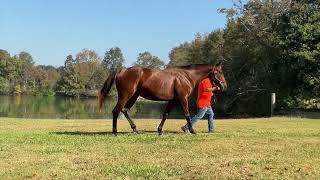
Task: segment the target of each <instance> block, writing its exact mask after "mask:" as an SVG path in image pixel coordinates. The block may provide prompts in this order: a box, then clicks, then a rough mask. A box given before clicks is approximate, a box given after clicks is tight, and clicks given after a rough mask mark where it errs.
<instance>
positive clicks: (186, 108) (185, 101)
mask: <svg viewBox="0 0 320 180" xmlns="http://www.w3.org/2000/svg"><path fill="white" fill-rule="evenodd" d="M180 104H181V108H182V111H183V112H184V117H185V118H186V120H187V124H188V128H189V132H190V133H192V134H196V132H195V131H194V129H193V127H192V124H191V118H190V113H189V105H188V96H185V97H182V98H180Z"/></svg>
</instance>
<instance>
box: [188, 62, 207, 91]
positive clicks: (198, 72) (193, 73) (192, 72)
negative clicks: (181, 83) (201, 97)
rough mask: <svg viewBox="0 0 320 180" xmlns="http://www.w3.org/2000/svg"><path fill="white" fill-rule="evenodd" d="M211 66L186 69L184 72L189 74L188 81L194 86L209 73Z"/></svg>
mask: <svg viewBox="0 0 320 180" xmlns="http://www.w3.org/2000/svg"><path fill="white" fill-rule="evenodd" d="M212 68H213V66H212V67H211V66H208V67H203V68H199V69H188V70H186V73H187V74H188V76H189V79H190V81H191V82H192V84H193V85H194V86H195V85H196V84H198V82H199V81H200V80H202V79H204V78H206V77H208V75H209V73H210V72H211V71H212Z"/></svg>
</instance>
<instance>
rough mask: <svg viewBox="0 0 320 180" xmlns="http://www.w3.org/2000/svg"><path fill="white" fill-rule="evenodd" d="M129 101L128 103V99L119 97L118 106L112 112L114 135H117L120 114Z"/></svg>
mask: <svg viewBox="0 0 320 180" xmlns="http://www.w3.org/2000/svg"><path fill="white" fill-rule="evenodd" d="M127 101H128V99H127V98H124V97H119V98H118V102H117V105H116V106H115V107H114V108H113V110H112V133H113V134H114V135H116V134H117V120H118V116H119V113H120V111H121V110H122V109H123V107H124V106H125V104H126V103H127Z"/></svg>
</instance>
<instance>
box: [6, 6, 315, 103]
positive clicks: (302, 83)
mask: <svg viewBox="0 0 320 180" xmlns="http://www.w3.org/2000/svg"><path fill="white" fill-rule="evenodd" d="M219 11H220V12H221V13H224V14H225V15H226V17H227V23H226V26H225V28H223V29H216V30H214V31H212V32H208V33H205V34H197V35H196V36H195V38H194V39H193V40H192V41H191V42H185V43H182V44H180V45H179V46H177V47H173V49H172V50H171V52H170V53H169V58H170V60H169V62H168V64H165V63H164V62H163V61H162V60H161V59H159V58H158V57H156V56H153V55H152V54H151V53H149V52H143V53H140V54H139V55H138V58H137V60H136V62H135V63H134V64H133V65H137V66H142V67H149V68H165V67H167V66H181V65H187V64H195V63H200V64H202V63H211V64H212V63H217V62H219V61H223V64H224V71H225V76H226V79H227V80H228V83H229V91H228V92H227V93H229V94H228V96H230V97H231V98H230V99H239V98H245V99H247V100H250V97H251V98H252V97H253V96H250V93H251V92H255V91H259V90H264V91H266V92H276V93H277V97H278V98H277V100H278V101H277V102H278V105H279V106H281V107H298V108H318V109H320V98H319V97H320V1H319V0H282V1H273V0H255V1H248V2H245V3H243V2H242V1H241V0H240V1H238V2H236V3H235V4H234V7H232V8H229V9H226V8H224V9H220V10H219ZM124 62H125V59H124V56H123V54H122V51H121V49H120V48H119V47H114V48H111V49H109V50H107V51H106V52H105V54H104V57H103V58H100V56H99V55H98V54H97V53H96V52H95V51H93V50H88V49H84V50H82V51H81V52H79V53H78V54H76V55H75V57H73V56H71V55H69V56H67V57H66V60H65V63H64V66H61V67H57V68H56V67H53V66H41V65H40V66H37V65H35V64H34V62H33V59H32V56H31V55H30V54H29V53H27V52H21V53H19V54H18V55H14V56H10V54H9V53H8V52H7V51H5V50H0V75H1V76H0V93H1V94H36V95H37V94H43V95H55V94H56V95H57V94H58V95H66V96H93V95H95V93H96V90H97V89H99V88H100V87H101V86H102V83H103V82H104V80H105V78H106V76H107V75H108V73H110V72H111V71H113V70H115V69H119V68H123V67H124Z"/></svg>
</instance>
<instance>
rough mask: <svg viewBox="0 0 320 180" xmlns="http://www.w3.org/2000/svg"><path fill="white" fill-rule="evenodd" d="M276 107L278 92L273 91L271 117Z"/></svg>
mask: <svg viewBox="0 0 320 180" xmlns="http://www.w3.org/2000/svg"><path fill="white" fill-rule="evenodd" d="M275 107H276V93H271V103H270V108H271V114H270V116H271V117H272V116H273V113H274V108H275Z"/></svg>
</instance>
